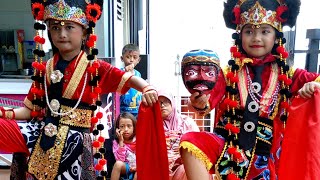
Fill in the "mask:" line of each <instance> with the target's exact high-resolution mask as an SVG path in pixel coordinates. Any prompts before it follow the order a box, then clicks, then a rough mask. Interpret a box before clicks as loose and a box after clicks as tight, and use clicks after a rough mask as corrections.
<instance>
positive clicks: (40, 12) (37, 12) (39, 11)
mask: <svg viewBox="0 0 320 180" xmlns="http://www.w3.org/2000/svg"><path fill="white" fill-rule="evenodd" d="M32 15H33V17H34V19H36V20H38V21H42V20H43V16H44V6H43V4H41V3H33V4H32Z"/></svg>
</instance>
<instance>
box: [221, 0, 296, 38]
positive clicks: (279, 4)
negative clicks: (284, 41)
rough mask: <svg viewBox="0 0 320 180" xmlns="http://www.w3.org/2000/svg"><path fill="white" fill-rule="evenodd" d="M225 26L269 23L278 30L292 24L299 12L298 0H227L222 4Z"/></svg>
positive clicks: (233, 26) (233, 27) (236, 26)
mask: <svg viewBox="0 0 320 180" xmlns="http://www.w3.org/2000/svg"><path fill="white" fill-rule="evenodd" d="M224 7H225V9H224V12H223V17H224V20H225V23H226V26H227V27H228V28H231V29H237V30H241V28H242V27H243V26H244V25H246V24H252V25H257V26H259V25H261V24H269V25H271V26H273V27H274V28H275V29H277V30H278V31H280V32H281V31H282V27H283V26H286V25H288V26H290V27H292V26H294V25H295V22H296V18H297V15H298V13H299V8H300V1H299V0H268V1H266V0H228V1H227V2H226V3H225V4H224Z"/></svg>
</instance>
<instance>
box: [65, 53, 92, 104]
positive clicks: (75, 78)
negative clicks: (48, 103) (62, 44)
mask: <svg viewBox="0 0 320 180" xmlns="http://www.w3.org/2000/svg"><path fill="white" fill-rule="evenodd" d="M88 63H89V61H88V60H87V54H86V53H83V54H82V57H81V59H80V61H79V64H78V65H77V68H76V70H75V71H74V73H73V75H72V77H71V79H70V82H69V83H68V86H67V88H66V90H65V91H64V93H63V97H64V98H67V99H71V98H72V96H73V95H74V92H75V91H76V89H77V87H78V86H79V84H78V83H79V82H81V78H82V77H83V74H85V72H86V69H87V66H88ZM83 86H86V84H84V85H83Z"/></svg>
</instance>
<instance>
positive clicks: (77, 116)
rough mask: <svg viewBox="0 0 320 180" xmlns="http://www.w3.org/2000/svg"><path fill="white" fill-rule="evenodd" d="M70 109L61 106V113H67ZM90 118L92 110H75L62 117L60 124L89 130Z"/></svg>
mask: <svg viewBox="0 0 320 180" xmlns="http://www.w3.org/2000/svg"><path fill="white" fill-rule="evenodd" d="M71 109H72V107H68V106H64V105H61V110H60V112H61V113H65V112H68V111H70V110H71ZM91 116H92V110H86V109H79V108H77V109H75V110H73V111H72V112H71V113H70V114H68V115H66V116H62V117H61V119H60V123H61V124H65V125H70V126H74V127H83V128H90V127H91Z"/></svg>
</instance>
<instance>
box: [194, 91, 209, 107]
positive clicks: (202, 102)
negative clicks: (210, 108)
mask: <svg viewBox="0 0 320 180" xmlns="http://www.w3.org/2000/svg"><path fill="white" fill-rule="evenodd" d="M209 99H210V94H208V95H205V94H202V95H200V93H199V92H195V93H193V94H191V96H190V101H191V105H192V106H193V107H195V108H198V109H204V108H205V107H206V105H207V103H208V101H209Z"/></svg>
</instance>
